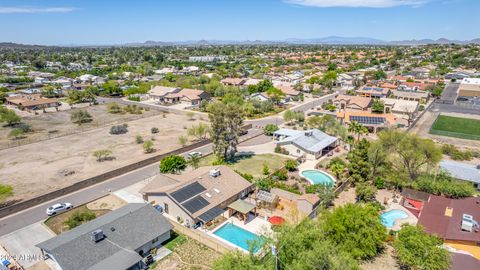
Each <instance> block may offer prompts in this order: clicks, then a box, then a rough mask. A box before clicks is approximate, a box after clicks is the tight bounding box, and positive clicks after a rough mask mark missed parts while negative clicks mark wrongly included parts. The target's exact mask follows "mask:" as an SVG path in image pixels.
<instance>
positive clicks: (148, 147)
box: [143, 141, 155, 154]
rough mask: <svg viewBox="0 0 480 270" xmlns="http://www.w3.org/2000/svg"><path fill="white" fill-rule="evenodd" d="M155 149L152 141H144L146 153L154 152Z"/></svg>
mask: <svg viewBox="0 0 480 270" xmlns="http://www.w3.org/2000/svg"><path fill="white" fill-rule="evenodd" d="M154 150H155V149H154V148H153V142H152V141H145V142H144V143H143V151H145V153H147V154H148V153H152V152H153V151H154Z"/></svg>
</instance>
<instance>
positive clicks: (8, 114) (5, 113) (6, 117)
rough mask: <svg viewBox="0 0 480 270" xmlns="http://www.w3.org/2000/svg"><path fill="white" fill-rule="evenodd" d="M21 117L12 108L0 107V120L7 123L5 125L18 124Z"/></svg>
mask: <svg viewBox="0 0 480 270" xmlns="http://www.w3.org/2000/svg"><path fill="white" fill-rule="evenodd" d="M21 121H22V118H21V117H20V116H18V115H17V114H16V113H15V111H14V110H10V109H7V108H5V107H0V122H5V123H7V126H14V125H17V124H19V123H20V122H21Z"/></svg>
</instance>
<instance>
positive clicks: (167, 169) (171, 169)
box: [160, 155, 187, 173]
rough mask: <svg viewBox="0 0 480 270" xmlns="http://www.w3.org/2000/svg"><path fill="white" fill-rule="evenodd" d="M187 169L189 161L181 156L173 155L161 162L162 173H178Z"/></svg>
mask: <svg viewBox="0 0 480 270" xmlns="http://www.w3.org/2000/svg"><path fill="white" fill-rule="evenodd" d="M186 167H187V161H186V160H185V159H184V158H183V157H181V156H176V155H171V156H168V157H166V158H164V159H162V160H161V161H160V172H161V173H176V172H178V171H181V170H184V169H185V168H186Z"/></svg>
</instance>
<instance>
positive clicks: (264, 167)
mask: <svg viewBox="0 0 480 270" xmlns="http://www.w3.org/2000/svg"><path fill="white" fill-rule="evenodd" d="M262 173H263V175H269V174H270V168H269V167H268V165H267V163H263V166H262Z"/></svg>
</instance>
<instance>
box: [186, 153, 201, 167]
mask: <svg viewBox="0 0 480 270" xmlns="http://www.w3.org/2000/svg"><path fill="white" fill-rule="evenodd" d="M188 164H189V165H190V166H192V167H193V168H194V169H198V167H199V165H200V157H199V156H197V155H193V156H191V157H190V159H189V160H188Z"/></svg>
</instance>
